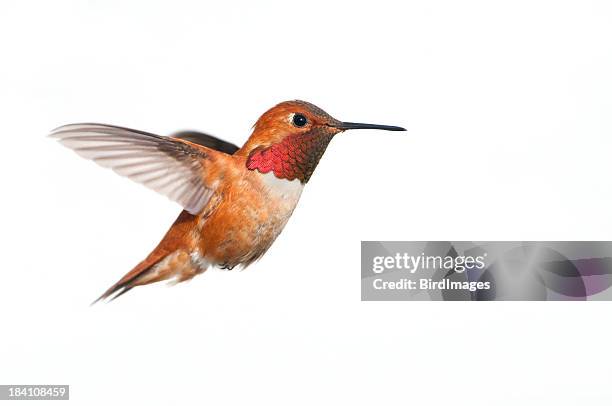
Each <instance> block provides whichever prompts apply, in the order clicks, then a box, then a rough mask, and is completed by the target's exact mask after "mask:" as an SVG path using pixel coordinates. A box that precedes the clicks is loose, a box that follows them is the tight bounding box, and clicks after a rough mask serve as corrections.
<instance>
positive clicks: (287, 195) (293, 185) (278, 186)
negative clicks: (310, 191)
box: [261, 172, 304, 205]
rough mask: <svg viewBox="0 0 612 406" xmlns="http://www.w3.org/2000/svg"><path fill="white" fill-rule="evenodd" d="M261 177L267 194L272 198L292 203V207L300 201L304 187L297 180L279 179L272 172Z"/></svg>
mask: <svg viewBox="0 0 612 406" xmlns="http://www.w3.org/2000/svg"><path fill="white" fill-rule="evenodd" d="M261 177H262V179H263V183H264V185H265V186H266V189H267V190H268V193H270V194H271V195H273V196H274V197H278V198H281V199H283V200H287V202H293V204H294V205H295V204H296V203H297V202H298V200H299V199H300V196H301V195H302V190H303V189H304V185H303V184H302V182H300V181H299V179H294V180H287V179H279V178H277V177H276V176H274V173H272V172H268V173H266V174H262V175H261Z"/></svg>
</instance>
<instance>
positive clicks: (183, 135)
mask: <svg viewBox="0 0 612 406" xmlns="http://www.w3.org/2000/svg"><path fill="white" fill-rule="evenodd" d="M171 137H172V138H178V139H181V140H185V141H189V142H193V143H194V144H198V145H202V146H203V147H207V148H211V149H214V150H215V151H221V152H225V153H226V154H228V155H233V154H234V152H236V151H238V150H239V149H240V147H238V146H237V145H235V144H232V143H231V142H227V141H224V140H222V139H220V138H217V137H215V136H214V135H210V134H206V133H202V132H199V131H180V132H177V133H174V134H172V135H171Z"/></svg>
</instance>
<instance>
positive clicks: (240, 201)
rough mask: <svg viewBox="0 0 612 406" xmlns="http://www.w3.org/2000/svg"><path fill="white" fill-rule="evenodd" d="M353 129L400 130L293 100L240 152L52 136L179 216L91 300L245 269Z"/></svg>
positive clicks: (90, 127)
mask: <svg viewBox="0 0 612 406" xmlns="http://www.w3.org/2000/svg"><path fill="white" fill-rule="evenodd" d="M353 129H377V130H389V131H406V130H405V129H404V128H401V127H395V126H388V125H377V124H362V123H351V122H342V121H338V120H336V119H335V118H333V117H331V116H330V115H329V114H327V113H326V112H324V111H323V110H321V109H320V108H318V107H317V106H315V105H313V104H311V103H307V102H304V101H299V100H295V101H286V102H283V103H280V104H278V105H276V106H274V107H272V108H271V109H270V110H268V111H266V112H265V113H264V114H263V115H262V116H261V117H260V118H259V120H257V122H256V123H255V126H254V127H253V133H252V134H251V136H250V137H249V139H248V140H247V142H246V143H245V144H244V145H243V146H242V148H238V147H237V146H236V145H234V144H231V143H229V142H225V141H222V140H220V139H218V138H216V137H213V136H211V135H208V134H203V133H198V132H182V133H178V134H175V135H173V136H170V137H163V136H159V135H155V134H150V133H147V132H144V131H138V130H132V129H129V128H124V127H117V126H112V125H105V124H91V123H83V124H69V125H65V126H62V127H59V128H57V129H55V130H53V131H52V132H51V136H52V137H54V138H57V139H58V140H59V142H61V143H62V144H63V145H65V146H67V147H68V148H71V149H73V150H74V151H75V152H76V153H77V154H79V155H80V156H82V157H85V158H88V159H91V160H93V161H95V162H96V163H98V164H100V165H101V166H104V167H107V168H111V169H113V170H114V171H115V172H117V173H119V174H120V175H123V176H126V177H128V178H130V179H132V180H134V181H136V182H139V183H142V184H144V185H145V186H147V187H149V188H151V189H153V190H155V191H157V192H159V193H161V194H163V195H165V196H167V197H168V198H170V199H171V200H173V201H175V202H177V203H179V204H180V205H181V206H182V207H183V208H184V210H183V211H182V212H181V214H180V215H179V216H178V218H177V219H176V221H175V222H174V224H172V226H171V227H170V229H169V230H168V232H167V233H166V235H165V236H164V238H163V239H162V240H161V242H160V243H159V244H158V245H157V247H156V248H155V249H154V250H153V251H152V252H151V253H150V254H149V256H147V257H146V258H145V259H144V260H143V261H142V262H140V263H139V264H138V265H136V267H135V268H134V269H132V270H131V271H130V272H128V273H127V274H126V275H125V276H124V277H123V278H121V279H120V280H119V281H118V282H117V283H115V284H114V285H113V286H111V287H110V288H109V289H108V290H107V291H106V292H104V293H103V294H102V296H100V298H99V299H98V300H100V299H107V298H111V300H112V299H115V298H117V297H119V296H121V295H123V294H124V293H126V292H128V291H129V290H130V289H132V288H134V287H135V286H139V285H146V284H149V283H153V282H159V281H162V280H173V281H175V282H183V281H186V280H189V279H191V278H193V277H194V276H195V275H198V274H201V273H202V272H204V271H206V269H208V268H209V267H210V266H217V267H220V268H226V269H232V268H234V267H237V266H242V267H246V266H248V265H249V264H251V263H253V262H254V261H256V260H257V259H259V258H261V256H262V255H263V254H264V253H265V252H266V251H267V250H268V248H270V246H271V245H272V243H273V242H274V240H275V239H276V237H277V236H278V234H279V233H280V232H281V231H282V229H283V227H285V224H286V223H287V220H289V217H290V216H291V214H292V213H293V209H295V206H296V204H297V202H298V200H299V198H300V195H301V194H302V189H303V188H304V185H305V184H306V183H307V182H308V180H309V179H310V176H311V175H312V173H313V171H314V170H315V168H316V166H317V164H318V163H319V160H320V159H321V157H322V156H323V153H324V152H325V149H326V148H327V145H328V144H329V142H330V141H331V140H332V138H333V137H334V136H335V135H336V134H338V133H341V132H343V131H345V130H353ZM94 303H95V302H94Z"/></svg>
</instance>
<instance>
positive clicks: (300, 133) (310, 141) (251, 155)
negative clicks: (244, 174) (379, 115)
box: [238, 100, 406, 183]
mask: <svg viewBox="0 0 612 406" xmlns="http://www.w3.org/2000/svg"><path fill="white" fill-rule="evenodd" d="M353 129H378V130H388V131H406V130H405V129H404V128H402V127H395V126H388V125H378V124H363V123H352V122H343V121H339V120H336V119H335V118H333V117H332V116H330V115H329V114H327V113H326V112H325V111H323V110H322V109H320V108H319V107H317V106H315V105H314V104H311V103H308V102H305V101H301V100H293V101H286V102H282V103H280V104H277V105H276V106H274V107H272V108H271V109H270V110H268V111H266V112H265V113H264V114H263V115H262V116H261V117H260V118H259V120H257V122H256V123H255V126H254V128H253V133H252V134H251V137H250V138H249V140H248V141H247V142H246V144H245V145H244V146H243V147H242V148H241V149H240V151H239V152H238V153H239V154H242V155H246V156H247V162H246V165H247V168H248V169H250V170H257V171H259V172H261V173H269V172H273V173H274V175H275V176H276V177H277V178H279V179H287V180H294V179H299V180H300V182H302V183H306V182H308V180H309V179H310V176H311V175H312V173H313V172H314V170H315V168H316V166H317V164H318V163H319V160H320V159H321V157H322V156H323V153H324V152H325V149H326V148H327V145H329V142H330V141H331V140H332V138H333V137H334V135H336V134H338V133H341V132H343V131H346V130H353Z"/></svg>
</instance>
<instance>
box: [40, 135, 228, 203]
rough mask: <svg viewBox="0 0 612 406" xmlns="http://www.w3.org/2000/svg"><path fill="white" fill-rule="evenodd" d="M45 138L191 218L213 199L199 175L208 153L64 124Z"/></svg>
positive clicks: (154, 137)
mask: <svg viewBox="0 0 612 406" xmlns="http://www.w3.org/2000/svg"><path fill="white" fill-rule="evenodd" d="M50 136H51V137H53V138H57V139H58V140H59V142H60V143H61V144H63V145H64V146H66V147H68V148H70V149H72V150H74V151H75V152H76V153H77V154H79V155H80V156H82V157H84V158H87V159H91V160H93V161H94V162H96V163H97V164H99V165H101V166H103V167H106V168H111V169H112V170H114V171H115V172H117V173H118V174H120V175H123V176H126V177H128V178H130V179H132V180H134V181H136V182H139V183H141V184H143V185H145V186H147V187H149V188H150V189H153V190H155V191H156V192H158V193H161V194H163V195H165V196H167V197H168V198H169V199H170V200H173V201H175V202H177V203H179V204H180V205H181V206H183V207H184V208H185V210H187V211H188V212H189V213H191V214H194V215H195V214H198V213H199V212H201V211H202V209H203V208H204V206H205V205H206V203H207V202H208V200H209V199H210V196H211V195H212V193H213V190H212V188H211V187H210V186H209V185H206V184H205V180H204V174H205V172H206V166H207V165H209V164H210V161H211V159H212V158H214V156H213V155H214V154H218V152H215V151H213V150H210V149H208V148H205V147H200V146H194V145H192V144H190V143H189V142H185V141H182V140H180V139H173V138H169V137H162V136H159V135H155V134H151V133H147V132H144V131H138V130H132V129H129V128H124V127H117V126H111V125H106V124H91V123H84V124H69V125H65V126H62V127H59V128H56V129H55V130H53V131H52V132H51V134H50Z"/></svg>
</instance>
